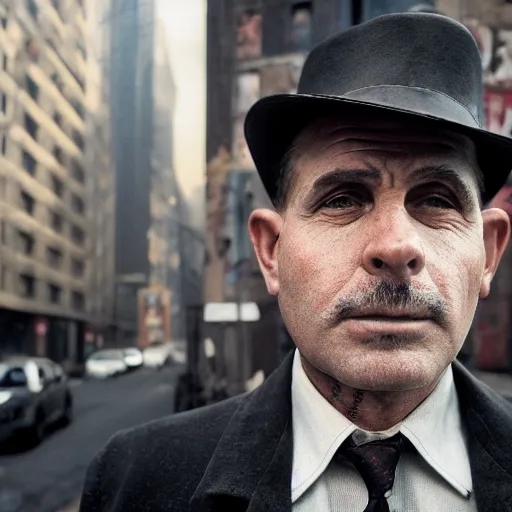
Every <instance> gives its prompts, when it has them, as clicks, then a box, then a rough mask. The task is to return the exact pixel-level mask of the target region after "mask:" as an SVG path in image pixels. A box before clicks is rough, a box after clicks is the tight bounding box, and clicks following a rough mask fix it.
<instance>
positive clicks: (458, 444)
mask: <svg viewBox="0 0 512 512" xmlns="http://www.w3.org/2000/svg"><path fill="white" fill-rule="evenodd" d="M292 423H293V466H292V483H291V487H292V502H295V501H296V500H298V499H299V498H300V496H302V494H304V492H306V491H307V490H308V489H309V487H311V486H312V485H313V484H314V483H315V481H316V480H317V479H318V478H319V477H320V475H321V474H322V473H323V472H324V471H325V469H326V468H327V466H328V465H329V463H330V462H331V459H332V457H333V456H334V454H335V453H336V451H337V450H338V448H339V447H340V446H341V445H342V443H343V442H344V441H345V439H347V438H348V437H349V436H350V435H351V434H352V433H354V432H355V431H357V434H356V442H367V441H368V440H372V439H374V438H379V437H380V438H382V437H390V436H392V435H394V434H395V433H396V432H397V431H401V432H402V434H403V435H404V436H405V437H407V438H408V440H409V441H410V442H411V443H412V444H413V445H414V447H415V448H416V450H417V451H418V452H419V453H420V454H421V456H422V457H423V458H424V459H425V461H426V462H427V463H428V464H429V465H430V466H431V467H432V468H433V469H434V470H435V471H436V472H437V473H438V474H439V475H440V476H441V477H443V479H444V480H446V481H447V482H448V483H449V484H450V485H451V486H452V487H454V488H455V489H456V490H457V491H458V492H460V493H461V494H462V495H463V496H466V497H467V496H468V495H469V494H470V492H471V490H472V481H471V469H470V465H469V457H468V454H467V449H466V444H465V439H464V435H463V427H462V422H461V417H460V414H459V403H458V397H457V392H456V389H455V384H454V381H453V373H452V368H451V365H450V366H449V367H448V368H447V370H446V371H445V373H444V374H443V376H442V377H441V379H440V381H439V383H438V385H437V387H436V388H435V389H434V391H433V392H432V393H431V394H430V395H429V396H428V397H427V398H426V399H425V400H424V401H423V402H422V403H421V404H420V405H419V406H418V407H417V408H416V409H415V410H414V411H413V412H412V413H411V414H410V415H409V416H408V417H407V418H406V419H405V420H404V421H403V422H402V423H401V424H400V425H397V426H395V427H392V428H391V429H389V430H387V431H385V432H381V433H377V434H376V433H369V432H365V431H362V430H360V429H358V428H357V427H356V426H355V425H354V424H353V423H352V422H351V421H350V420H349V419H348V418H346V417H345V416H344V415H343V414H341V413H340V412H339V411H337V410H336V409H335V408H334V407H332V405H331V404H329V402H328V401H327V400H326V399H325V398H324V397H323V396H322V395H321V394H320V393H319V392H318V390H317V389H316V388H315V387H314V386H313V384H312V383H311V381H310V380H309V378H308V377H307V375H306V373H305V372H304V369H303V367H302V363H301V360H300V354H299V351H298V350H296V352H295V357H294V361H293V371H292Z"/></svg>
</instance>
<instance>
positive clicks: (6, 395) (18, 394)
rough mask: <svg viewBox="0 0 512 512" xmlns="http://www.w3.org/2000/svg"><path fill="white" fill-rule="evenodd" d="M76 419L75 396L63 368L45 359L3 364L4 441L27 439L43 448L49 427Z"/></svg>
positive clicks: (0, 419)
mask: <svg viewBox="0 0 512 512" xmlns="http://www.w3.org/2000/svg"><path fill="white" fill-rule="evenodd" d="M72 419H73V396H72V393H71V389H70V387H69V382H68V379H67V377H66V374H65V373H64V371H63V369H62V367H61V366H60V365H58V364H56V363H54V362H53V361H50V360H49V359H45V358H29V357H14V358H9V359H7V360H4V361H2V362H0V441H4V440H6V439H8V438H10V437H12V436H13V435H23V437H24V438H25V441H28V442H29V443H30V444H31V445H36V444H39V443H40V442H41V441H42V440H43V439H44V437H45V434H46V432H47V427H48V426H49V425H50V424H53V423H55V422H58V421H60V422H61V423H62V424H63V425H67V424H69V423H71V421H72Z"/></svg>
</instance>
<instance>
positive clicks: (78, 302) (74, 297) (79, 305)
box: [71, 292, 85, 311]
mask: <svg viewBox="0 0 512 512" xmlns="http://www.w3.org/2000/svg"><path fill="white" fill-rule="evenodd" d="M71 305H72V307H73V309H76V310H77V311H83V310H84V308H85V297H84V294H83V293H81V292H72V293H71Z"/></svg>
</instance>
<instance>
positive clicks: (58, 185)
mask: <svg viewBox="0 0 512 512" xmlns="http://www.w3.org/2000/svg"><path fill="white" fill-rule="evenodd" d="M52 190H53V193H54V194H55V195H56V196H57V197H62V196H63V195H64V184H63V183H62V181H61V180H60V179H59V178H57V176H52Z"/></svg>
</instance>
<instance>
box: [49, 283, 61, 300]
mask: <svg viewBox="0 0 512 512" xmlns="http://www.w3.org/2000/svg"><path fill="white" fill-rule="evenodd" d="M61 297H62V288H61V287H60V286H57V285H55V284H49V285H48V298H49V299H50V302H51V303H52V304H60V300H61Z"/></svg>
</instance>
